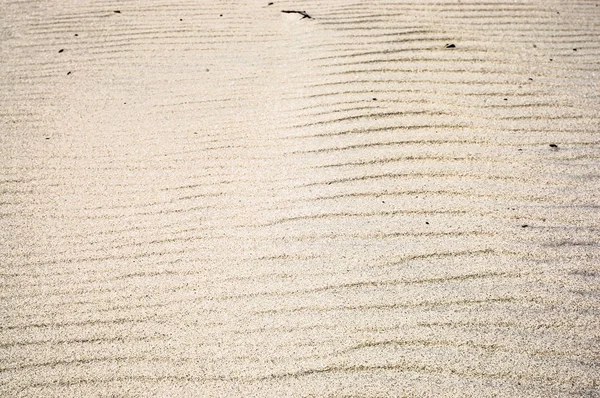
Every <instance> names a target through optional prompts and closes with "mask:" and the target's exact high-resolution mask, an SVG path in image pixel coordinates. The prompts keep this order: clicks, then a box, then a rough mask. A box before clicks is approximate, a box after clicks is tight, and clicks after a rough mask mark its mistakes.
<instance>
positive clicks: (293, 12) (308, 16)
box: [281, 10, 313, 19]
mask: <svg viewBox="0 0 600 398" xmlns="http://www.w3.org/2000/svg"><path fill="white" fill-rule="evenodd" d="M281 12H285V13H286V14H300V15H302V18H300V19H304V18H308V19H313V17H311V16H310V15H308V14H307V13H306V11H292V10H281Z"/></svg>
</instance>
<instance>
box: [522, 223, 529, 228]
mask: <svg viewBox="0 0 600 398" xmlns="http://www.w3.org/2000/svg"><path fill="white" fill-rule="evenodd" d="M528 226H529V225H527V224H523V225H521V227H522V228H527V227H528Z"/></svg>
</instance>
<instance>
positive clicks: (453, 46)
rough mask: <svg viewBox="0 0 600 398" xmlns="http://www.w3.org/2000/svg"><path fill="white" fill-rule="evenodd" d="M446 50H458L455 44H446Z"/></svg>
mask: <svg viewBox="0 0 600 398" xmlns="http://www.w3.org/2000/svg"><path fill="white" fill-rule="evenodd" d="M446 48H456V46H455V45H454V44H446Z"/></svg>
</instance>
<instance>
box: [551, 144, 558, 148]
mask: <svg viewBox="0 0 600 398" xmlns="http://www.w3.org/2000/svg"><path fill="white" fill-rule="evenodd" d="M550 148H558V145H556V144H550Z"/></svg>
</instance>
